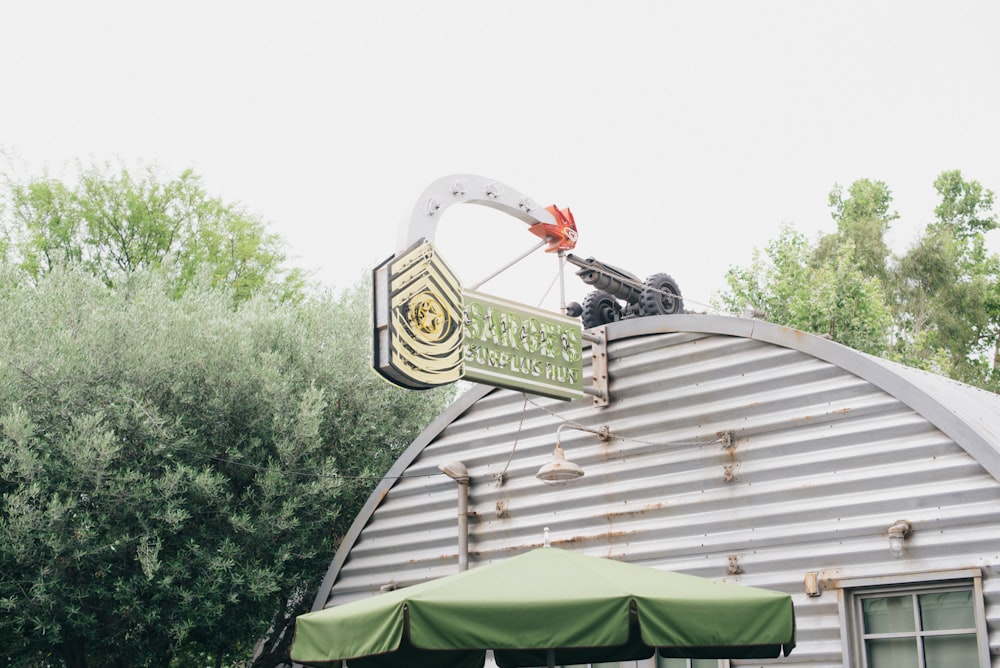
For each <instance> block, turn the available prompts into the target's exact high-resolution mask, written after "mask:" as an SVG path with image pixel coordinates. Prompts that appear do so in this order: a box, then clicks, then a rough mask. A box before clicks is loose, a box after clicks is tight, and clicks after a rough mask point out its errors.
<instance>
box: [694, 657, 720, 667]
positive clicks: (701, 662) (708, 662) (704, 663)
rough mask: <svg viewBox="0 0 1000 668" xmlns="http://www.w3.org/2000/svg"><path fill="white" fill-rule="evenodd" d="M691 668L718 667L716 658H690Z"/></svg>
mask: <svg viewBox="0 0 1000 668" xmlns="http://www.w3.org/2000/svg"><path fill="white" fill-rule="evenodd" d="M691 668H719V661H718V659H691Z"/></svg>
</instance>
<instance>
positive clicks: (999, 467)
mask: <svg viewBox="0 0 1000 668" xmlns="http://www.w3.org/2000/svg"><path fill="white" fill-rule="evenodd" d="M662 335H674V336H676V335H684V336H686V335H691V336H692V337H698V336H721V337H734V338H736V339H746V340H749V341H751V342H758V343H760V344H770V345H769V346H766V347H765V348H766V349H771V350H774V348H773V346H777V347H781V348H786V349H789V350H791V351H796V352H797V353H801V354H802V355H803V356H805V358H809V357H811V358H814V359H816V360H819V361H820V362H826V363H828V364H829V365H831V366H832V367H835V368H837V369H840V370H842V371H843V372H846V373H847V374H851V375H853V376H856V377H858V378H860V379H861V380H863V381H866V382H867V383H870V384H871V385H872V386H874V387H876V388H878V390H881V391H882V392H884V393H885V394H888V395H890V396H891V397H893V398H894V399H895V400H896V401H898V402H900V403H901V404H903V405H905V406H906V407H908V408H909V409H910V410H912V411H913V412H914V413H915V414H916V415H918V416H920V417H921V418H923V419H924V420H926V421H927V422H929V423H930V424H931V425H933V426H934V427H936V428H937V429H939V430H940V431H941V432H942V433H943V434H945V435H946V436H947V437H948V438H950V439H952V440H953V441H954V442H955V443H956V444H957V445H958V446H959V447H960V448H962V449H963V450H965V451H966V452H967V453H968V454H969V455H970V456H971V457H972V458H973V459H975V460H976V462H978V463H979V464H980V465H981V466H982V467H983V469H985V470H986V471H987V472H988V473H989V474H990V475H991V476H992V477H993V478H994V479H996V480H1000V420H998V418H997V416H998V415H1000V395H995V394H992V393H989V392H985V391H983V390H979V389H977V388H974V387H970V386H967V385H963V384H961V383H957V382H954V381H951V380H949V379H946V378H943V377H940V376H936V375H934V374H930V373H925V372H922V371H918V370H915V369H910V368H907V367H904V366H901V365H899V364H894V363H891V362H887V361H885V360H881V359H878V358H875V357H872V356H870V355H866V354H863V353H859V352H857V351H855V350H852V349H850V348H847V347H845V346H843V345H841V344H838V343H835V342H833V341H830V340H827V339H824V338H821V337H818V336H815V335H811V334H806V333H804V332H801V331H798V330H795V329H791V328H788V327H782V326H779V325H774V324H771V323H767V322H763V321H758V320H746V319H739V318H732V317H724V316H709V315H694V314H685V315H671V316H660V317H647V318H636V319H631V320H625V321H622V322H618V323H613V324H610V325H608V326H607V336H608V344H609V357H611V358H612V359H613V358H614V357H615V354H614V351H613V348H614V346H615V345H616V342H617V344H618V345H624V344H626V343H627V342H628V340H638V339H641V338H642V337H649V338H650V339H651V345H653V346H654V347H655V348H657V349H658V346H659V345H662V344H658V343H656V344H654V343H653V342H652V340H653V339H656V338H662ZM629 345H631V344H629ZM708 354H711V353H710V352H709V353H708ZM706 359H710V358H706ZM763 363H765V364H766V363H767V362H766V361H764V362H763ZM612 380H614V378H613V377H612ZM494 391H495V390H494V388H490V387H483V386H476V387H474V388H472V389H471V390H469V391H467V392H466V393H464V394H463V395H461V396H460V397H459V399H458V400H457V401H456V402H455V403H454V404H452V405H451V406H450V407H449V408H448V409H447V410H446V411H445V412H444V413H442V414H441V415H440V416H439V417H438V418H437V419H436V420H435V421H434V422H433V423H432V424H431V425H429V426H428V427H427V428H426V429H425V430H424V432H423V433H421V434H420V436H418V437H417V439H416V440H414V441H413V443H412V444H411V445H410V446H409V448H407V450H406V451H405V452H404V453H403V454H402V455H401V456H400V458H399V459H398V460H397V461H396V463H395V464H394V465H393V467H392V468H391V470H390V471H389V472H388V473H387V474H386V476H385V478H384V479H383V480H382V481H381V482H380V484H379V485H378V486H377V488H376V489H375V491H374V492H373V494H372V496H371V497H370V498H369V500H368V502H367V503H366V505H365V506H364V508H363V509H362V510H361V512H360V513H359V514H358V516H357V518H356V519H355V522H354V524H353V525H352V527H351V529H350V531H349V532H348V534H347V535H346V536H345V537H344V540H343V542H342V544H341V546H340V549H339V550H338V552H337V554H336V556H335V557H334V559H333V562H332V563H331V564H330V568H329V570H328V571H327V573H326V576H325V578H324V580H323V583H322V585H321V586H320V588H319V592H318V593H317V596H316V599H315V602H314V604H313V609H320V608H323V607H325V605H326V604H328V601H329V597H330V593H331V590H332V589H333V586H334V583H335V581H337V579H338V575H339V573H340V571H341V568H342V566H343V565H344V563H345V561H346V560H347V558H348V555H349V554H350V552H351V550H352V548H353V547H354V545H355V543H356V542H357V541H358V540H359V538H360V537H361V534H362V531H363V530H364V529H365V527H366V526H367V525H368V524H369V522H370V521H371V520H372V517H373V515H374V514H375V512H376V510H377V509H378V508H379V507H380V506H381V505H382V504H383V501H384V500H385V498H386V496H387V495H388V494H389V491H390V489H392V488H393V487H394V486H395V485H396V484H397V483H398V482H399V479H400V478H401V477H403V476H404V473H405V472H407V471H408V469H410V467H411V465H413V464H414V462H415V461H416V460H417V459H418V458H419V457H420V455H421V453H422V452H423V451H424V449H425V448H426V447H427V446H429V445H430V444H432V443H434V442H435V440H436V439H438V438H439V437H440V436H441V435H442V433H443V432H445V430H446V429H447V428H448V427H449V426H450V425H452V424H453V423H456V421H459V422H460V420H459V419H460V418H461V417H462V416H463V415H464V414H465V413H467V412H469V411H470V409H472V408H473V407H474V406H476V404H477V403H478V402H480V400H482V399H483V398H484V397H487V395H490V394H491V393H493V392H494ZM501 392H506V391H501ZM612 401H614V388H612ZM581 403H582V402H581ZM490 410H491V411H492V409H490ZM581 410H582V409H581ZM587 410H588V411H593V414H594V415H595V416H597V419H600V417H599V416H600V411H601V410H604V409H600V408H591V409H587ZM639 410H649V409H646V408H641V407H640V408H639ZM494 412H495V411H494ZM491 415H492V412H491ZM490 419H491V421H492V422H497V424H499V423H500V422H502V421H507V422H509V421H510V420H512V419H513V420H515V421H516V418H512V417H510V416H509V413H503V414H498V415H493V417H491V418H490ZM522 419H523V416H522ZM470 428H472V427H470ZM463 433H464V432H463ZM455 438H456V437H453V440H455ZM461 438H468V440H470V441H472V440H474V439H475V438H477V435H476V434H474V433H470V434H469V435H467V436H462V437H461ZM459 440H461V439H459ZM422 466H423V467H424V468H426V466H425V465H422Z"/></svg>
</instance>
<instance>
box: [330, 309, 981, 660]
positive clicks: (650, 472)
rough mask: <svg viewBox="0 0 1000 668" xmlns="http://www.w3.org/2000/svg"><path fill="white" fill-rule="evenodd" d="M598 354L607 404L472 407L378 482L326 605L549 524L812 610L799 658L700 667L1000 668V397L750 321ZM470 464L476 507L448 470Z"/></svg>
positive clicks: (559, 535)
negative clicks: (562, 465)
mask: <svg viewBox="0 0 1000 668" xmlns="http://www.w3.org/2000/svg"><path fill="white" fill-rule="evenodd" d="M597 345H598V344H594V346H597ZM584 352H585V359H587V358H588V353H587V350H585V351H584ZM591 353H594V354H595V357H594V358H595V359H597V360H598V362H597V364H595V365H592V366H591V367H590V368H589V369H588V367H587V366H586V365H585V376H587V375H589V374H590V373H591V371H590V369H593V368H597V369H598V370H599V373H603V369H604V367H605V365H606V369H607V376H608V391H609V392H608V393H609V397H608V398H609V401H608V403H607V405H606V406H598V405H595V402H594V401H593V400H592V399H590V398H586V399H581V400H576V401H572V402H564V401H558V400H554V399H546V398H541V397H536V396H530V395H525V394H523V393H520V392H514V391H510V390H502V389H494V388H487V387H483V386H475V387H474V388H473V389H471V390H469V391H467V392H465V393H464V394H463V395H462V396H461V397H460V398H459V399H458V400H457V401H456V402H455V403H454V404H453V405H452V406H451V407H450V408H449V409H448V410H447V411H446V412H445V413H444V414H442V415H441V416H440V417H439V418H438V419H437V420H436V421H435V422H434V423H433V424H432V425H430V426H429V427H428V428H427V429H426V430H425V431H424V432H423V434H421V436H420V437H418V438H417V439H416V440H415V441H414V442H413V443H412V444H411V446H410V447H409V449H408V450H407V451H406V452H405V453H404V454H403V455H402V456H401V457H400V459H399V460H398V461H397V462H396V464H395V466H394V467H393V468H392V470H391V471H390V472H389V473H388V474H387V476H386V477H385V479H384V480H383V481H382V482H381V484H380V485H379V486H378V488H377V489H376V491H375V493H374V494H373V495H372V497H371V498H370V499H369V501H368V503H367V505H366V506H365V508H364V509H363V511H362V512H361V514H360V515H359V516H358V518H357V519H356V521H355V523H354V525H353V527H352V529H351V530H350V532H349V534H348V535H347V536H346V538H345V540H344V541H343V544H342V546H341V547H340V550H339V551H338V553H337V554H336V555H335V557H334V559H333V562H332V563H331V565H330V568H329V571H328V572H327V574H326V577H325V579H324V581H323V583H322V586H321V588H320V591H319V594H318V596H317V598H316V602H315V604H314V609H321V608H323V607H328V606H335V605H339V604H342V603H347V602H350V601H353V600H357V599H359V598H363V597H367V596H372V595H374V594H377V593H378V592H379V591H384V590H385V589H387V588H395V587H403V586H407V585H410V584H414V583H416V582H420V581H423V580H427V579H431V578H436V577H440V576H444V575H449V574H451V573H454V572H455V571H456V570H457V569H458V564H459V563H460V561H463V560H465V562H466V563H468V564H469V566H470V567H472V568H475V567H476V566H477V565H481V564H485V563H488V562H490V561H493V560H498V559H504V558H507V557H509V556H512V555H514V554H518V553H520V552H523V551H526V550H528V549H531V548H534V547H537V546H539V545H541V544H542V541H543V534H544V530H545V528H548V530H549V536H550V541H551V544H552V545H554V546H558V547H562V548H565V549H571V550H576V551H580V552H584V553H587V554H590V555H595V556H603V557H610V558H613V559H619V560H623V561H628V562H633V563H637V564H642V565H646V566H652V567H656V568H662V569H666V570H673V571H678V572H684V573H690V574H693V575H698V576H702V577H707V578H714V579H719V580H726V581H731V582H738V583H742V584H746V585H751V586H757V587H765V588H769V589H776V590H781V591H786V592H789V593H791V594H793V596H794V602H795V609H796V617H797V624H798V646H797V648H796V649H795V651H794V652H793V653H792V654H791V656H789V657H785V658H783V659H780V660H775V661H773V662H761V661H759V660H758V661H735V660H734V661H732V662H731V663H730V662H728V661H721V662H716V661H714V660H713V661H701V660H699V661H694V662H693V664H692V662H690V661H688V662H686V664H687V665H694V666H698V667H699V668H700V667H702V666H708V665H711V666H717V665H719V666H726V665H733V666H736V665H762V664H763V663H775V664H780V665H793V666H809V667H810V668H818V667H821V666H830V667H833V666H869V667H871V668H881V667H882V666H904V665H905V666H925V665H926V666H980V665H984V666H988V665H991V662H992V666H994V667H1000V570H998V569H1000V514H998V511H1000V396H997V395H994V394H991V393H988V392H984V391H981V390H978V389H975V388H972V387H969V386H965V385H962V384H959V383H956V382H953V381H951V380H948V379H946V378H942V377H940V376H935V375H932V374H928V373H924V372H921V371H917V370H914V369H910V368H906V367H903V366H900V365H897V364H893V363H890V362H887V361H884V360H880V359H877V358H874V357H870V356H868V355H865V354H862V353H859V352H857V351H854V350H851V349H849V348H846V347H844V346H842V345H839V344H837V343H834V342H832V341H829V340H826V339H823V338H820V337H816V336H812V335H808V334H804V333H802V332H799V331H795V330H792V329H788V328H784V327H779V326H776V325H773V324H768V323H765V322H760V321H755V320H743V319H736V318H729V317H719V316H707V315H691V314H684V315H666V316H657V317H647V318H635V319H630V320H623V321H620V322H615V323H611V324H609V325H607V326H606V327H605V339H604V343H603V344H601V345H600V349H599V350H598V349H593V350H592V351H591ZM604 428H606V434H607V438H604V439H602V438H600V436H601V435H602V434H604V433H605V430H604ZM557 430H558V431H559V440H560V441H561V444H562V447H563V449H564V451H565V453H566V457H567V458H568V459H569V460H571V461H572V462H574V463H576V464H578V465H579V466H581V467H582V468H583V470H584V471H585V475H584V476H583V477H582V478H579V479H577V480H574V481H573V482H571V483H568V484H565V485H559V486H550V485H546V484H543V483H542V482H540V481H539V480H538V479H536V477H535V474H536V472H537V471H538V470H539V467H540V466H542V465H544V464H545V463H546V462H548V461H549V460H550V458H551V456H552V453H553V447H554V445H555V442H556V434H557ZM455 462H458V463H461V464H463V465H464V466H465V468H466V469H467V471H468V477H469V484H468V488H467V490H466V489H464V485H462V484H456V482H455V481H453V480H452V479H451V478H450V477H449V476H447V475H445V473H443V472H442V468H441V467H444V468H446V469H448V470H453V468H454V463H455ZM456 490H457V492H458V499H459V500H460V499H461V498H462V495H463V494H464V493H466V491H467V494H468V514H467V515H465V514H463V516H462V517H458V518H457V517H456V516H457V512H456V510H457V508H459V507H461V506H460V505H459V503H460V501H457V500H456ZM465 525H467V527H466V526H465ZM466 530H467V540H465V539H463V538H461V537H460V536H459V535H458V534H459V533H460V532H462V533H464V532H465V531H466ZM673 661H677V660H673ZM615 665H618V664H615ZM626 665H629V666H636V668H638V667H639V666H653V665H655V664H654V663H653V660H650V661H648V662H645V663H644V662H639V663H638V665H637V664H636V663H635V662H630V663H629V664H626ZM663 665H671V666H673V665H685V662H684V661H683V660H682V661H680V663H675V664H663Z"/></svg>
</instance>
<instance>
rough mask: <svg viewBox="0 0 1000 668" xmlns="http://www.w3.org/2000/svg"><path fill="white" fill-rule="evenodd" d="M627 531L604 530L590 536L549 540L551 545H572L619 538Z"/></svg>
mask: <svg viewBox="0 0 1000 668" xmlns="http://www.w3.org/2000/svg"><path fill="white" fill-rule="evenodd" d="M628 533H629V532H627V531H605V532H604V533H599V534H595V535H592V536H572V537H571V538H563V539H562V540H553V541H551V543H552V545H573V544H576V543H587V542H590V541H603V540H607V541H610V540H613V539H615V538H621V537H622V536H627V535H628Z"/></svg>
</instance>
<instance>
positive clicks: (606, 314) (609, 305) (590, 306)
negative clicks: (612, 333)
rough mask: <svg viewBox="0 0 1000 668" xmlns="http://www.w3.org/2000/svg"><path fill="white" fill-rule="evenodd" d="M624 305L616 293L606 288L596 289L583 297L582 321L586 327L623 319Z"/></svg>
mask: <svg viewBox="0 0 1000 668" xmlns="http://www.w3.org/2000/svg"><path fill="white" fill-rule="evenodd" d="M621 313H622V307H621V304H619V303H618V300H617V299H615V297H614V295H612V294H611V293H608V292H605V291H604V290H594V291H593V292H589V293H587V296H586V297H584V298H583V313H582V314H580V322H581V323H582V324H583V328H584V329H590V328H591V327H600V326H601V325H606V324H608V323H609V322H615V321H616V320H620V319H621Z"/></svg>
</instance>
